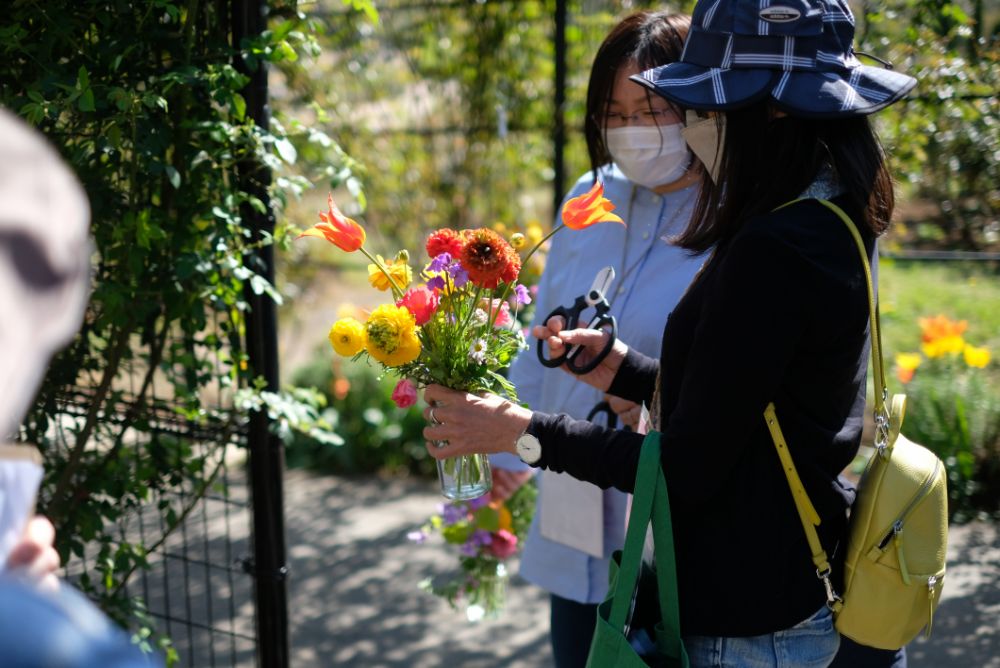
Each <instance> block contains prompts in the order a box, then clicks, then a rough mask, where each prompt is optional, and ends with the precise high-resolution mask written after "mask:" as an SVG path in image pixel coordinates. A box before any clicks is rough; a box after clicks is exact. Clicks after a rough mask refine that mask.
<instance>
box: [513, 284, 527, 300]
mask: <svg viewBox="0 0 1000 668" xmlns="http://www.w3.org/2000/svg"><path fill="white" fill-rule="evenodd" d="M514 301H516V302H517V303H518V304H530V303H531V295H530V294H529V293H528V288H526V287H524V286H523V285H521V284H520V283H518V284H517V285H516V286H514Z"/></svg>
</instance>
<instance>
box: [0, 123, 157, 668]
mask: <svg viewBox="0 0 1000 668" xmlns="http://www.w3.org/2000/svg"><path fill="white" fill-rule="evenodd" d="M89 220H90V214H89V206H88V203H87V198H86V195H85V194H84V192H83V189H82V188H81V187H80V185H79V183H78V182H77V180H76V178H75V176H74V175H73V174H72V172H71V171H70V170H69V169H68V168H67V167H66V166H65V164H63V162H62V160H61V159H60V157H59V155H58V154H57V153H56V151H55V150H53V148H52V147H51V146H49V145H48V143H47V142H46V141H45V140H44V139H43V138H42V137H41V136H40V135H39V134H38V133H37V132H36V131H34V130H32V129H31V128H29V127H28V126H27V125H25V124H24V123H23V122H22V121H21V120H20V119H18V118H17V117H15V116H13V115H12V114H10V113H9V112H7V111H6V110H4V109H0V248H2V253H3V258H2V260H0V313H2V314H3V316H2V318H3V320H2V322H3V323H4V325H3V327H0V429H2V430H3V431H2V433H3V435H4V436H5V437H8V436H10V435H11V434H14V433H16V431H17V427H18V425H19V424H20V421H21V419H22V417H23V415H24V412H25V410H26V409H27V407H28V405H29V403H30V402H31V400H32V398H33V397H34V394H35V390H36V389H37V387H38V383H39V382H40V380H41V378H42V377H43V375H44V371H45V368H46V366H47V365H48V362H49V358H50V357H51V355H52V354H53V353H54V352H55V351H56V350H58V349H59V348H61V347H62V346H63V345H65V344H66V343H67V342H68V341H69V340H70V339H72V337H73V336H74V334H75V333H76V331H77V329H79V326H80V322H81V320H82V317H83V312H84V309H85V307H86V302H87V294H88V291H89V287H90V286H89V277H90V270H89V267H90V250H91V245H90V242H89V238H88V225H89ZM0 448H2V453H0V664H2V665H4V666H12V667H13V666H16V667H17V668H36V667H37V668H43V667H44V668H139V667H146V666H154V665H160V664H159V661H158V660H157V659H156V658H155V657H151V656H146V655H144V654H143V652H142V651H141V650H140V649H139V648H138V647H137V646H135V645H133V644H132V643H131V642H130V640H129V637H128V635H127V634H126V633H125V632H124V631H123V630H122V629H120V628H118V627H117V626H115V625H114V624H113V623H112V622H111V621H110V620H109V619H108V618H107V617H106V616H105V615H104V614H103V613H102V612H101V611H100V610H98V609H97V608H96V607H95V606H94V605H93V604H92V603H91V602H90V601H89V600H87V599H86V598H85V597H84V596H83V595H82V594H80V592H78V591H77V590H75V589H74V588H73V587H71V586H70V585H68V584H67V583H65V582H62V581H60V580H59V579H58V578H57V576H56V572H57V570H58V569H59V565H60V563H59V555H58V553H57V552H56V550H55V549H54V547H53V543H54V541H55V531H54V529H53V527H52V524H51V522H49V521H48V520H47V519H45V518H43V517H34V518H31V519H29V517H30V515H31V512H32V507H33V505H34V495H35V491H36V490H37V487H38V484H39V482H40V481H41V477H42V471H41V464H40V459H39V458H38V457H37V453H36V451H35V450H34V449H33V448H31V447H30V446H26V445H0ZM32 453H35V454H34V455H32Z"/></svg>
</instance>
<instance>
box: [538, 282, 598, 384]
mask: <svg viewBox="0 0 1000 668" xmlns="http://www.w3.org/2000/svg"><path fill="white" fill-rule="evenodd" d="M584 308H586V303H585V302H584V301H583V297H577V299H576V303H575V304H573V306H572V308H566V307H565V306H559V307H556V308H555V309H554V310H553V311H552V312H551V313H549V314H548V315H547V316H546V317H545V320H544V322H543V324H548V322H549V320H551V319H552V318H555V317H556V316H559V317H560V318H562V319H563V320H564V321H565V323H566V324H565V326H564V329H576V326H577V323H578V322H579V321H580V311H582V310H583V309H584ZM545 346H546V343H545V342H544V341H542V340H541V339H539V340H538V341H536V342H535V351H536V352H537V353H538V361H539V362H541V363H542V366H544V367H548V368H549V369H555V368H558V367H560V366H562V365H563V362H565V361H566V356H567V355H568V354H569V352H568V351H567V352H564V353H563V354H562V355H560V356H559V357H551V358H550V357H546V356H545Z"/></svg>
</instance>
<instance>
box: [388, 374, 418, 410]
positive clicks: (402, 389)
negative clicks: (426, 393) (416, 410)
mask: <svg viewBox="0 0 1000 668" xmlns="http://www.w3.org/2000/svg"><path fill="white" fill-rule="evenodd" d="M392 400H393V401H395V402H396V405H397V406H399V407H400V408H409V407H410V406H412V405H413V404H415V403H417V387H416V385H414V384H413V383H412V382H410V380H409V379H408V378H404V379H403V380H401V381H399V382H398V383H396V388H395V389H394V390H393V391H392Z"/></svg>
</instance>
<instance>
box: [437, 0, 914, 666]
mask: <svg viewBox="0 0 1000 668" xmlns="http://www.w3.org/2000/svg"><path fill="white" fill-rule="evenodd" d="M853 37H854V23H853V17H852V16H851V12H850V10H849V8H848V6H847V3H846V2H844V1H842V0H753V1H751V0H730V1H725V0H701V1H700V2H699V3H698V4H697V5H696V7H695V10H694V13H693V17H692V28H691V32H690V33H689V36H688V39H687V41H686V43H685V49H684V52H683V54H682V56H681V59H680V61H679V62H676V63H672V64H669V65H665V66H661V67H658V68H655V69H653V70H650V71H647V72H644V73H642V74H640V75H637V76H636V77H634V80H635V81H637V82H639V83H641V84H642V85H644V86H647V87H648V88H650V89H651V90H652V91H654V92H655V93H657V94H659V95H661V96H663V97H664V98H666V99H667V100H669V101H671V102H673V103H675V104H677V105H680V106H683V107H685V108H688V109H692V110H697V112H699V113H700V117H699V116H698V115H696V116H695V117H694V118H692V122H691V123H690V124H689V127H688V128H687V137H688V141H689V144H691V147H692V150H693V151H694V152H695V153H696V154H697V155H699V157H701V158H702V162H703V163H704V164H705V166H706V168H707V170H708V171H709V173H710V174H711V175H712V176H713V177H714V179H705V180H704V181H703V185H702V188H701V192H700V194H699V201H698V204H697V206H696V209H695V212H694V214H693V216H692V218H691V222H690V223H689V225H688V226H687V228H686V229H685V231H684V232H682V233H681V234H680V235H679V236H678V237H677V238H676V239H675V240H674V243H676V244H677V245H679V246H680V247H682V248H685V249H687V250H689V251H691V252H693V253H708V252H711V255H710V257H709V259H708V260H707V261H706V264H705V267H704V269H703V271H702V272H701V273H700V274H699V276H698V277H697V278H696V279H695V280H694V281H693V283H692V284H691V286H690V287H689V288H688V291H687V294H686V295H685V297H684V298H683V299H682V300H681V301H680V303H679V304H678V305H677V306H676V308H674V309H673V311H672V312H671V313H670V316H669V319H668V321H667V324H666V327H665V329H664V332H663V341H662V345H661V352H660V357H659V359H658V360H656V359H651V358H648V357H645V356H643V355H641V354H639V353H637V352H636V351H635V350H632V349H630V348H629V347H628V346H627V345H626V344H625V343H624V342H621V341H617V342H616V343H615V345H614V347H613V348H612V352H611V354H610V355H608V356H607V357H606V358H604V360H603V361H602V362H601V363H600V364H599V365H598V366H597V368H595V369H594V371H592V372H590V373H589V374H586V375H584V376H581V377H580V379H581V380H583V381H584V382H587V383H589V384H590V385H592V386H594V387H596V388H598V389H600V390H602V391H605V392H609V393H611V394H614V395H617V396H621V397H625V398H627V399H631V400H634V401H637V402H638V401H644V402H646V403H647V404H649V403H650V402H652V409H651V413H652V417H653V420H654V428H656V429H657V430H659V431H660V432H661V440H662V443H663V449H662V464H663V472H664V475H665V477H666V480H667V486H668V488H669V494H670V507H671V515H672V518H673V533H674V544H675V550H676V564H677V575H678V591H679V600H680V619H681V631H682V633H683V636H684V646H685V648H686V650H687V653H688V656H689V657H690V660H691V665H692V666H696V667H701V666H713V667H714V666H741V667H747V668H757V667H775V668H791V667H793V666H794V667H812V666H816V667H825V666H828V665H829V664H830V662H831V661H833V660H834V657H835V655H836V654H837V650H838V646H839V644H840V640H839V637H838V635H837V632H836V631H835V629H834V627H833V620H832V615H831V612H830V609H829V608H828V606H827V605H826V604H827V602H828V601H829V598H828V595H827V590H826V588H825V586H824V582H822V581H821V580H820V579H819V578H817V572H816V570H815V569H814V568H812V567H811V564H810V562H809V559H808V555H809V554H810V551H809V546H808V544H807V541H806V538H805V535H804V532H803V531H802V525H801V523H800V521H799V517H798V515H797V511H796V507H795V504H794V503H793V501H792V498H791V495H790V494H789V492H788V483H787V481H786V479H785V475H784V472H783V470H782V467H781V465H780V464H779V461H778V458H777V455H776V454H775V451H774V444H773V442H772V440H771V436H770V434H769V431H768V429H767V426H766V424H765V422H764V420H763V419H762V414H763V412H764V409H765V407H767V405H768V404H769V403H771V402H773V403H774V404H775V405H777V406H778V407H779V411H780V415H781V424H782V431H783V432H784V436H785V438H786V441H787V442H788V443H789V444H790V448H791V450H792V454H793V456H794V460H795V463H796V467H797V468H798V472H799V475H800V477H801V479H802V483H803V485H804V487H805V489H806V491H807V493H808V496H809V498H810V499H811V500H812V502H813V505H814V506H815V508H816V511H817V513H818V515H819V516H820V518H821V523H820V525H819V527H818V533H819V538H820V541H821V542H822V545H823V547H824V549H825V551H826V553H827V554H828V555H831V559H830V561H831V567H832V570H831V571H830V573H831V579H832V583H831V584H832V587H833V588H834V589H836V590H841V589H842V585H843V582H842V581H841V573H842V570H843V558H844V547H843V545H844V541H845V539H846V535H847V534H846V531H847V509H848V507H849V506H850V503H851V501H852V490H850V489H847V488H845V487H844V485H843V484H842V483H841V481H840V478H839V474H840V472H841V471H842V470H843V469H844V468H845V467H846V466H847V464H848V463H849V462H851V461H852V460H853V458H854V456H855V454H856V453H857V451H858V446H859V443H860V440H861V430H862V423H863V419H862V416H863V412H864V403H865V377H866V371H867V363H868V339H867V334H868V332H867V325H868V317H869V310H868V301H867V291H866V286H865V278H864V273H863V268H862V266H861V263H860V262H859V261H858V250H857V248H856V246H855V242H854V240H853V239H852V238H851V235H849V234H848V233H847V230H845V228H844V224H843V222H842V221H841V220H840V218H839V217H838V216H837V215H836V214H834V213H833V212H832V211H831V210H830V209H828V208H827V207H826V206H824V205H823V204H821V203H820V202H818V201H817V200H819V199H825V200H830V201H831V202H833V203H834V204H836V205H837V206H838V207H839V208H840V209H842V210H843V211H845V212H846V213H847V214H848V215H849V216H850V218H851V219H852V220H853V221H854V222H855V223H856V226H857V227H858V228H859V230H860V234H861V237H862V239H863V241H864V244H865V246H866V248H867V251H868V254H869V257H874V255H875V253H874V251H875V240H876V238H877V237H878V236H879V235H880V234H881V233H883V232H884V231H885V230H886V228H887V227H888V225H889V220H890V217H891V215H892V210H893V202H894V198H893V189H892V180H891V177H890V174H889V171H888V168H887V166H886V164H885V156H884V153H883V151H882V148H881V146H880V144H879V142H878V139H877V137H876V136H875V134H874V132H873V130H872V128H871V126H870V124H869V121H868V118H867V116H868V114H871V113H873V112H875V111H878V110H879V109H882V108H884V107H885V106H887V105H889V104H891V103H893V102H895V101H897V100H899V99H900V98H902V97H903V96H904V95H905V94H906V93H907V92H908V91H909V90H910V89H912V88H913V86H914V85H915V83H916V82H915V81H914V80H913V79H912V78H911V77H908V76H905V75H902V74H899V73H896V72H893V71H891V70H885V69H880V68H875V67H869V66H866V65H863V64H862V63H861V62H860V61H859V60H858V58H857V55H856V54H855V52H854V51H853V47H852V42H853ZM534 334H535V336H536V337H538V338H539V339H542V340H543V341H545V342H546V343H547V345H548V347H549V348H550V351H549V353H550V356H551V357H556V356H559V355H560V354H562V353H563V352H564V350H565V348H566V346H568V345H580V346H582V347H583V349H584V352H583V353H581V354H579V355H577V361H578V362H586V361H587V360H588V358H590V357H591V356H592V353H593V356H596V353H597V352H598V351H600V350H601V349H602V348H603V347H604V344H605V336H606V335H604V334H602V333H600V332H595V331H592V330H582V329H578V330H570V331H565V330H563V323H562V321H561V320H559V319H552V320H550V321H549V322H548V323H547V326H544V327H536V328H535V331H534ZM581 358H582V359H581ZM425 398H426V399H427V400H428V401H429V402H432V401H436V402H438V404H439V406H438V407H437V408H435V412H436V414H437V418H438V420H439V421H440V422H441V423H442V424H440V425H431V426H429V427H427V428H426V429H425V430H424V435H425V437H426V438H427V439H429V440H437V441H440V440H447V441H448V445H447V446H446V447H444V448H440V449H438V448H434V447H430V446H429V447H428V451H429V452H430V453H431V455H432V456H434V457H438V458H440V457H452V456H455V455H458V454H466V453H470V452H512V453H517V452H518V451H519V448H518V447H517V444H518V443H520V442H522V441H524V440H525V438H526V437H527V436H530V437H533V439H532V440H533V442H534V444H533V445H532V447H531V448H530V449H529V448H524V449H522V450H521V453H522V454H521V456H522V459H524V460H525V461H526V462H527V463H529V464H532V465H533V466H538V467H542V468H545V469H549V470H553V471H558V472H566V473H569V474H570V475H572V476H574V477H576V478H579V479H581V480H586V481H589V482H593V483H595V484H597V485H599V486H601V487H605V488H607V487H616V488H619V489H622V490H625V491H631V490H632V487H633V485H634V480H635V476H636V471H637V467H638V459H639V452H640V449H641V446H642V441H643V437H642V436H640V435H637V434H632V433H627V432H623V431H617V430H613V429H607V428H602V427H599V426H596V425H593V424H590V423H586V422H582V421H577V420H572V419H570V418H569V417H568V416H565V415H549V414H544V413H540V412H537V411H536V412H533V411H531V410H528V409H526V408H524V407H521V406H517V405H514V404H511V403H509V402H505V401H503V400H501V399H499V398H497V397H493V396H473V395H468V394H464V393H460V392H453V391H451V390H447V389H445V388H442V387H440V386H430V387H429V388H427V390H426V392H425ZM859 665H860V664H859Z"/></svg>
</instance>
